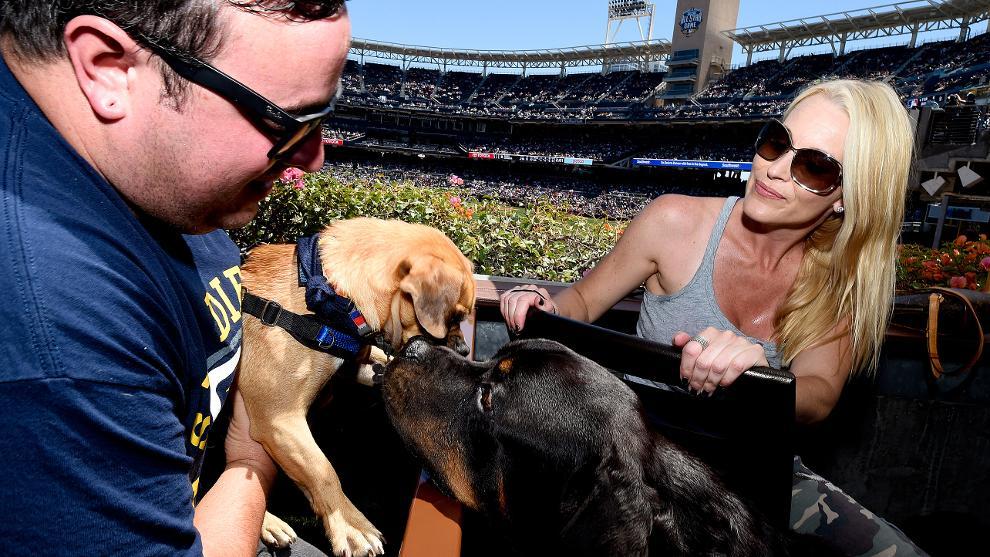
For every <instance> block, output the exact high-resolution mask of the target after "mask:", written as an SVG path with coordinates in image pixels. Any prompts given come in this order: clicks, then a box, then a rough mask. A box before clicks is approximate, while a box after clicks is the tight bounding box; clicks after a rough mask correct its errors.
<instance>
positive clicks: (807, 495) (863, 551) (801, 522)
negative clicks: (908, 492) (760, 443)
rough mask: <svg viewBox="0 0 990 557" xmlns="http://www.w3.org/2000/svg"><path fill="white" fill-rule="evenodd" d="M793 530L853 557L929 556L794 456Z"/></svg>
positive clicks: (792, 491) (902, 534)
mask: <svg viewBox="0 0 990 557" xmlns="http://www.w3.org/2000/svg"><path fill="white" fill-rule="evenodd" d="M791 529H792V530H794V531H796V532H800V533H802V534H813V535H815V536H819V537H821V538H824V539H826V540H828V541H829V542H831V543H832V544H833V545H835V546H836V547H838V548H839V549H840V550H841V551H842V552H843V553H845V554H846V555H849V556H850V557H894V556H896V557H904V556H908V557H915V556H925V555H928V554H927V553H925V552H924V551H922V550H921V549H920V548H918V546H916V545H914V543H912V542H911V540H909V539H908V538H907V536H905V535H904V533H903V532H901V531H900V530H898V529H897V527H896V526H894V525H893V524H890V523H889V522H887V521H886V520H884V519H883V518H881V517H879V516H876V515H875V514H873V513H871V512H870V511H868V510H867V509H865V508H863V506H862V505H860V504H859V503H857V502H856V501H855V500H854V499H853V498H852V497H850V496H848V495H846V494H845V493H843V492H842V490H841V489H839V488H838V487H835V486H834V485H832V483H831V482H829V481H828V480H826V479H825V478H823V477H821V476H819V475H818V474H815V473H814V472H812V471H811V470H809V469H808V467H807V466H805V465H804V464H803V463H802V462H801V458H800V457H794V477H793V486H792V489H791Z"/></svg>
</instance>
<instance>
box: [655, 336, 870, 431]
mask: <svg viewBox="0 0 990 557" xmlns="http://www.w3.org/2000/svg"><path fill="white" fill-rule="evenodd" d="M840 330H845V323H842V324H840V326H839V327H836V328H835V329H833V330H832V331H831V332H830V334H829V337H832V336H835V335H837V334H838V333H837V331H840ZM698 337H701V338H702V339H703V340H704V343H705V344H706V345H703V344H702V343H701V342H700V341H698V340H696V339H697V338H698ZM673 343H674V345H675V346H679V347H681V348H683V352H682V353H681V377H682V378H683V379H684V380H685V381H687V385H688V388H690V389H691V390H692V391H696V392H702V391H704V392H707V393H711V392H712V391H714V390H715V388H716V387H728V386H729V385H731V384H732V383H733V382H735V380H736V379H737V378H738V377H739V376H740V375H742V373H743V372H744V371H746V370H747V369H749V368H751V367H753V366H766V365H768V364H767V359H766V355H765V354H764V351H763V347H762V346H761V345H759V344H757V343H754V342H750V341H749V339H747V338H746V337H741V336H739V335H737V334H735V333H733V332H732V331H720V330H718V329H715V328H714V327H708V328H706V329H705V330H703V331H701V332H700V333H699V334H698V335H697V336H696V337H691V336H690V335H688V334H687V333H684V332H679V333H677V335H675V336H674V339H673ZM851 348H852V344H851V339H850V337H849V334H848V333H845V334H842V335H839V336H838V337H837V338H835V339H834V340H831V341H829V342H826V343H824V344H820V345H817V346H813V347H811V348H808V349H806V350H804V351H802V352H801V353H800V354H798V355H797V356H796V357H795V358H794V360H793V361H791V367H790V371H791V373H793V374H794V377H795V381H796V383H795V387H796V389H797V394H796V401H795V408H794V413H795V419H796V421H797V422H798V423H804V424H811V423H815V422H820V421H822V420H824V419H825V418H827V417H828V415H829V413H831V412H832V409H833V408H834V407H835V404H836V403H837V402H838V400H839V395H840V394H842V388H843V386H845V383H846V380H847V379H848V378H849V372H850V369H851V367H852V349H851Z"/></svg>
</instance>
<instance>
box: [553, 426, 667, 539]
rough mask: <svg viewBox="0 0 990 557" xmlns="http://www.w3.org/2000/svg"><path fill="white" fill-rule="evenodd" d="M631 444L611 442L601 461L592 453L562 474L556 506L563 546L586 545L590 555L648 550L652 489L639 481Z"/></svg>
mask: <svg viewBox="0 0 990 557" xmlns="http://www.w3.org/2000/svg"><path fill="white" fill-rule="evenodd" d="M620 437H622V436H621V435H620ZM633 446H635V443H630V444H629V445H625V444H623V446H619V445H618V444H614V443H613V444H612V446H611V447H605V448H604V450H605V452H606V454H604V455H602V458H601V460H600V461H598V460H597V458H591V459H590V461H589V462H588V463H587V464H586V465H585V466H583V467H582V468H581V469H579V470H578V471H576V472H575V473H574V474H573V475H572V476H571V477H570V478H568V479H567V481H566V483H565V485H564V489H563V492H562V495H561V501H560V503H561V509H560V510H561V517H562V519H563V522H564V523H565V524H566V526H565V527H564V529H563V531H562V532H561V536H562V537H567V538H568V546H572V547H585V548H588V549H589V550H590V553H589V555H591V554H603V555H604V554H608V555H620V554H621V555H646V554H647V553H648V547H649V538H650V533H651V531H652V507H653V505H652V504H651V500H652V499H653V498H655V497H656V492H655V491H654V490H653V489H651V488H650V487H649V486H647V485H646V484H645V483H644V481H643V471H642V469H641V468H640V463H639V462H638V461H637V459H636V458H635V455H634V454H633V453H634V452H635V451H634V450H630V448H631V447H633ZM602 524H608V525H610V526H611V527H610V528H602V527H601V525H602Z"/></svg>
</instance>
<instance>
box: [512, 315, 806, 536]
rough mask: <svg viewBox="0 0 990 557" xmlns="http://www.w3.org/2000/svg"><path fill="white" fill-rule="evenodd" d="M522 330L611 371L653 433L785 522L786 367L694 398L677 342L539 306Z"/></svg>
mask: <svg viewBox="0 0 990 557" xmlns="http://www.w3.org/2000/svg"><path fill="white" fill-rule="evenodd" d="M522 336H523V337H526V338H546V339H551V340H556V341H557V342H560V343H561V344H564V345H565V346H568V347H569V348H571V349H572V350H574V351H575V352H577V353H579V354H581V355H583V356H585V357H587V358H589V359H591V360H594V361H596V362H598V363H599V364H600V365H602V366H603V367H606V368H608V369H610V370H612V371H613V372H615V373H616V374H617V375H619V376H620V377H621V378H622V379H623V380H624V381H625V382H626V383H627V384H628V385H629V386H630V387H631V388H632V389H633V390H634V391H636V393H637V394H638V395H639V397H640V400H641V401H642V402H643V407H644V409H645V411H646V414H647V416H648V417H649V418H650V420H651V422H652V425H653V426H654V427H655V428H656V429H657V430H658V431H659V432H661V433H662V434H664V435H665V436H666V437H668V438H669V439H671V440H672V441H674V442H676V443H678V444H680V445H681V446H682V447H684V448H686V449H687V450H688V451H690V452H691V453H693V454H695V455H696V456H698V457H700V458H701V459H702V460H704V461H705V462H706V463H708V464H709V465H710V466H712V467H713V468H714V469H715V470H717V471H718V472H719V473H720V476H721V477H722V478H723V479H724V480H725V482H726V483H727V484H728V485H729V486H730V487H731V488H732V489H734V490H735V491H736V492H737V493H740V494H741V495H743V496H744V497H745V498H747V499H749V500H750V501H751V502H752V503H753V504H754V505H755V506H756V507H757V508H758V509H760V511H761V512H763V514H764V515H765V516H766V517H767V518H768V519H769V520H770V521H771V522H772V523H774V525H776V526H778V527H781V528H786V526H787V522H788V516H789V513H790V503H791V476H792V472H793V455H794V446H793V428H794V400H795V390H794V388H795V387H794V376H793V375H792V374H791V373H790V372H788V371H782V370H778V369H773V368H765V367H755V368H752V369H750V370H747V371H746V372H745V373H744V374H743V375H742V376H740V377H739V378H738V379H737V380H736V382H735V383H733V385H732V386H731V387H729V388H727V389H720V390H718V391H716V393H715V395H714V396H712V397H710V398H709V397H706V396H700V397H699V396H694V395H691V394H688V392H687V391H686V389H684V388H683V387H682V385H681V380H680V373H679V369H680V358H681V356H680V349H677V348H673V347H671V346H668V345H664V344H660V343H657V342H651V341H648V340H645V339H642V338H640V337H637V336H634V335H628V334H625V333H619V332H616V331H612V330H609V329H604V328H602V327H598V326H595V325H590V324H588V323H582V322H580V321H574V320H572V319H567V318H564V317H558V316H555V315H552V314H549V313H546V312H543V311H532V312H531V313H530V315H529V316H528V317H527V319H526V326H525V328H524V329H523V331H522ZM654 382H655V383H656V384H659V385H655V384H654Z"/></svg>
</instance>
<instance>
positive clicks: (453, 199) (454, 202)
mask: <svg viewBox="0 0 990 557" xmlns="http://www.w3.org/2000/svg"><path fill="white" fill-rule="evenodd" d="M449 201H450V204H451V205H453V206H454V207H458V206H460V204H461V198H460V197H457V196H456V195H452V196H450V199H449Z"/></svg>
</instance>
